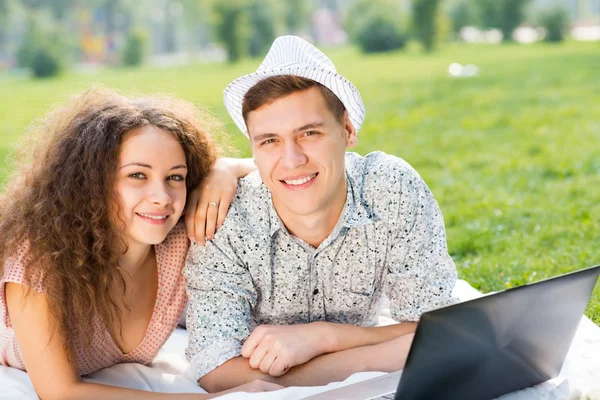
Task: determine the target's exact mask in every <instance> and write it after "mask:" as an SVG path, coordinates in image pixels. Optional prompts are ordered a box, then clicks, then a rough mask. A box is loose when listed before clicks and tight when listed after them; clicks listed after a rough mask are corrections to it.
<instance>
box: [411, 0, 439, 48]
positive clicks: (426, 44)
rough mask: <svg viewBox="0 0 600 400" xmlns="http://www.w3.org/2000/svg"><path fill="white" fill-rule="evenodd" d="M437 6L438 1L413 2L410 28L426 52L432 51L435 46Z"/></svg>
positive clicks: (416, 0) (419, 0) (422, 0)
mask: <svg viewBox="0 0 600 400" xmlns="http://www.w3.org/2000/svg"><path fill="white" fill-rule="evenodd" d="M438 6H439V0H413V6H412V15H413V24H412V28H413V30H414V33H415V36H416V38H417V39H418V40H419V42H421V44H422V45H423V48H424V49H425V51H427V52H429V51H431V50H433V46H434V44H435V37H436V22H437V21H436V18H437V14H438Z"/></svg>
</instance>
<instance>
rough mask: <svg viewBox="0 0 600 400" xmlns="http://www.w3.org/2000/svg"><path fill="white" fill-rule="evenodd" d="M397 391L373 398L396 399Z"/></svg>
mask: <svg viewBox="0 0 600 400" xmlns="http://www.w3.org/2000/svg"><path fill="white" fill-rule="evenodd" d="M395 397H396V393H390V394H386V395H385V396H379V397H375V398H373V399H372V400H394V398H395Z"/></svg>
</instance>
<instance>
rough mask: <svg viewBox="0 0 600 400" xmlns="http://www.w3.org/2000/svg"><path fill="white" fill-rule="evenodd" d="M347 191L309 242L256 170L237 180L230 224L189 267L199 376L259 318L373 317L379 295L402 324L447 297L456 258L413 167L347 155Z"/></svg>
mask: <svg viewBox="0 0 600 400" xmlns="http://www.w3.org/2000/svg"><path fill="white" fill-rule="evenodd" d="M346 180H347V197H346V203H345V205H344V208H343V211H342V214H341V216H340V219H339V221H338V223H337V225H336V227H335V228H334V230H333V231H332V232H331V234H330V235H329V236H328V237H327V238H326V239H325V240H324V241H323V242H322V243H321V244H320V245H319V247H318V248H316V249H315V248H313V247H312V246H310V245H309V244H307V243H305V242H304V241H302V240H301V239H299V238H297V237H294V236H292V235H291V234H290V233H288V231H287V230H286V229H285V226H284V225H283V223H282V222H281V220H280V218H279V216H278V215H277V213H276V211H275V209H274V208H273V203H272V201H271V195H270V192H269V191H268V189H267V188H266V186H265V185H264V184H263V183H262V181H261V179H260V176H259V175H258V173H256V172H255V173H252V174H250V175H249V176H247V177H246V178H244V179H241V180H240V181H239V186H238V190H237V193H236V196H235V198H234V200H233V202H232V204H231V207H230V209H229V214H228V216H227V219H226V221H225V223H224V224H223V225H222V226H221V228H220V229H219V230H218V231H217V233H216V234H215V236H214V239H213V240H212V241H208V242H207V244H206V246H205V247H202V246H196V245H192V248H191V249H190V252H189V254H188V260H187V264H186V268H185V276H186V278H187V291H188V297H189V301H190V304H189V309H188V314H187V329H188V331H189V332H190V339H189V345H188V348H187V349H186V356H187V358H188V360H189V361H190V363H191V365H192V367H193V369H194V371H195V375H196V379H199V378H201V377H202V376H204V375H205V374H207V373H208V372H210V371H212V370H213V369H215V368H217V367H218V366H220V365H221V364H223V363H224V362H226V361H227V360H229V359H231V358H233V357H236V356H239V355H240V350H241V347H242V344H243V342H244V341H245V340H246V339H247V338H248V336H249V335H250V333H251V332H252V330H253V328H254V327H256V326H257V325H260V324H303V323H309V322H312V321H330V322H338V323H345V324H354V325H361V326H372V325H374V324H375V323H376V321H377V316H378V312H379V306H380V303H381V298H382V296H383V295H386V296H387V298H388V299H389V302H390V312H391V315H392V317H393V318H394V319H395V320H397V321H416V320H418V319H419V317H420V315H421V314H422V313H423V312H424V311H427V310H430V309H432V308H437V307H440V306H443V305H447V304H449V303H450V302H451V301H452V298H451V292H452V289H453V288H454V284H455V282H456V267H455V266H454V263H453V261H452V259H451V258H450V256H449V255H448V250H447V247H446V235H445V230H444V221H443V218H442V214H441V212H440V209H439V207H438V205H437V203H436V201H435V199H434V197H433V195H432V194H431V192H430V191H429V189H428V188H427V186H426V184H425V182H423V180H422V179H421V177H420V176H419V174H418V173H417V172H416V171H415V170H414V169H413V168H412V167H411V166H410V165H408V164H407V163H406V162H405V161H404V160H402V159H399V158H397V157H395V156H391V155H387V154H384V153H381V152H375V153H371V154H369V155H367V156H365V157H361V156H359V155H357V154H355V153H347V154H346Z"/></svg>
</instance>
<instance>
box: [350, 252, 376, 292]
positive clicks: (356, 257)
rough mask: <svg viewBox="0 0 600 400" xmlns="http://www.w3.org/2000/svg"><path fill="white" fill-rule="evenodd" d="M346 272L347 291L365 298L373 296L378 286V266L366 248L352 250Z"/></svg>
mask: <svg viewBox="0 0 600 400" xmlns="http://www.w3.org/2000/svg"><path fill="white" fill-rule="evenodd" d="M346 272H347V274H346V276H345V278H346V279H345V285H344V289H345V290H346V291H348V292H351V293H355V294H359V295H363V296H371V295H373V293H374V292H375V287H376V286H375V285H376V284H377V265H376V262H375V257H372V256H371V254H370V250H369V249H367V248H366V246H363V248H356V249H350V251H349V256H348V264H347V265H346Z"/></svg>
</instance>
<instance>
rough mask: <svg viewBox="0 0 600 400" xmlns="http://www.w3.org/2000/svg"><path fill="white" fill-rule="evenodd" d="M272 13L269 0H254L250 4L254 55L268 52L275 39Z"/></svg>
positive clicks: (251, 39) (252, 51)
mask: <svg viewBox="0 0 600 400" xmlns="http://www.w3.org/2000/svg"><path fill="white" fill-rule="evenodd" d="M272 14H273V13H272V9H271V8H270V7H269V4H268V1H267V0H254V1H253V2H252V4H251V5H250V8H249V19H250V30H251V33H250V43H249V50H250V55H251V56H253V57H256V56H259V55H261V54H264V53H266V52H267V51H268V50H269V47H270V46H271V43H272V42H273V40H274V39H275V23H274V21H273V15H272Z"/></svg>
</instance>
